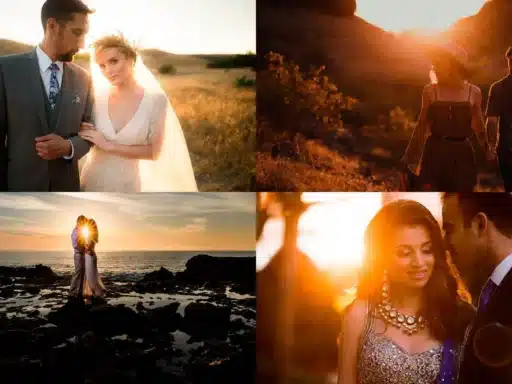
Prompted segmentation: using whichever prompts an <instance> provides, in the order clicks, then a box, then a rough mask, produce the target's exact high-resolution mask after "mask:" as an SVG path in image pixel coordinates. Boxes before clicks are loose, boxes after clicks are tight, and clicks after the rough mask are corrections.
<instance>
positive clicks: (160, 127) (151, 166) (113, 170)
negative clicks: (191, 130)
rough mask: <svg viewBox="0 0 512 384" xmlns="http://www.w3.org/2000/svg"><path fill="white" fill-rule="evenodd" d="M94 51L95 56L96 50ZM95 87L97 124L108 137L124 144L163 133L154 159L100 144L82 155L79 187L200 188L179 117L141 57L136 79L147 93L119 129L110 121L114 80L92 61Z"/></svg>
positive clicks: (145, 142) (134, 189)
mask: <svg viewBox="0 0 512 384" xmlns="http://www.w3.org/2000/svg"><path fill="white" fill-rule="evenodd" d="M91 57H94V55H93V54H92V55H91ZM91 73H92V77H93V82H94V89H95V108H94V126H95V127H96V129H97V130H98V131H99V132H101V133H102V134H103V135H104V136H105V138H106V139H107V140H108V141H113V142H115V143H118V144H122V145H149V144H151V143H152V142H153V139H154V138H155V137H163V139H162V145H161V150H160V154H159V156H158V158H157V159H155V160H143V159H130V158H127V157H121V156H117V155H114V154H111V153H107V152H105V151H102V150H100V149H98V148H96V147H95V146H93V147H92V148H91V150H90V151H89V153H88V154H87V155H86V156H85V157H84V158H83V159H82V160H81V164H80V165H81V170H80V189H81V190H82V191H86V192H121V193H129V192H132V193H133V192H197V191H198V188H197V183H196V179H195V175H194V170H193V167H192V163H191V159H190V154H189V151H188V146H187V142H186V140H185V136H184V134H183V130H182V128H181V124H180V121H179V119H178V117H177V116H176V113H175V111H174V109H173V107H172V105H171V104H170V102H169V99H168V97H167V94H166V93H165V91H164V90H163V89H162V87H161V85H160V83H159V81H158V80H157V79H156V77H155V76H154V75H153V73H152V72H151V71H150V70H149V69H148V68H147V67H146V66H145V65H144V63H143V62H142V59H141V58H140V57H138V58H137V60H136V63H135V71H134V76H135V80H136V81H137V83H138V84H139V85H141V86H142V88H143V89H144V95H143V97H142V100H141V102H140V104H139V107H138V109H137V111H136V112H135V113H134V115H133V116H132V118H131V120H130V121H129V122H128V123H127V124H126V125H125V126H124V127H123V128H122V129H120V130H119V131H118V132H115V130H114V127H113V126H112V123H111V121H110V115H109V111H108V108H109V107H108V105H109V103H108V100H109V94H110V87H111V86H110V84H108V82H107V81H106V79H105V77H104V76H103V75H102V74H101V71H100V70H99V67H98V66H97V65H96V64H94V63H91Z"/></svg>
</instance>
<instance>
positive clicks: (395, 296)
mask: <svg viewBox="0 0 512 384" xmlns="http://www.w3.org/2000/svg"><path fill="white" fill-rule="evenodd" d="M365 241H366V244H365V246H366V250H365V260H364V263H363V268H362V273H361V276H360V280H359V285H358V290H357V297H356V300H355V301H354V302H353V303H352V304H351V305H350V306H349V307H348V308H346V310H345V311H344V314H343V320H342V334H341V337H340V343H339V345H340V353H339V376H338V377H339V379H338V383H339V384H382V383H386V384H394V383H396V384H413V383H414V384H454V383H455V379H456V376H457V371H458V370H457V364H458V361H457V356H458V345H459V344H460V343H461V342H462V339H463V335H464V331H465V329H466V326H467V324H468V323H469V321H470V319H471V317H472V316H473V313H474V311H473V308H472V307H471V305H470V304H468V302H466V301H464V300H463V299H462V297H461V296H459V293H458V286H457V280H456V278H455V276H454V275H453V274H452V271H451V269H450V266H449V264H448V260H447V253H446V251H445V248H444V242H443V238H442V233H441V229H440V227H439V224H438V223H437V221H436V220H435V218H434V217H433V216H432V214H431V213H430V211H429V210H428V209H427V208H425V207H424V206H423V205H421V204H420V203H417V202H415V201H409V200H399V201H395V202H392V203H390V204H387V205H386V206H384V207H383V208H382V209H381V210H380V211H379V212H378V213H377V215H376V216H375V217H374V218H373V220H372V221H371V222H370V224H369V225H368V228H367V230H366V234H365Z"/></svg>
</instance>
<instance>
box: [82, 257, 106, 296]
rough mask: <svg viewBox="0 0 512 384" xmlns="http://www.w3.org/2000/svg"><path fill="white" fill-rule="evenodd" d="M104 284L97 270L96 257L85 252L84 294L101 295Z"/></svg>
mask: <svg viewBox="0 0 512 384" xmlns="http://www.w3.org/2000/svg"><path fill="white" fill-rule="evenodd" d="M104 294H105V286H104V285H103V282H102V281H101V277H100V274H99V272H98V258H97V256H96V255H90V254H88V253H86V254H85V277H84V296H85V297H91V296H94V297H102V296H103V295H104Z"/></svg>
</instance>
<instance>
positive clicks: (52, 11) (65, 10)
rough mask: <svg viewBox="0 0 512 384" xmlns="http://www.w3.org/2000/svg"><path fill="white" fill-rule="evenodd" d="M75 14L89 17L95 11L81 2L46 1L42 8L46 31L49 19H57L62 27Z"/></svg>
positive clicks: (78, 0) (66, 0)
mask: <svg viewBox="0 0 512 384" xmlns="http://www.w3.org/2000/svg"><path fill="white" fill-rule="evenodd" d="M73 13H82V14H85V15H88V14H91V13H94V11H93V10H92V9H90V8H89V7H88V6H87V5H85V4H84V3H83V2H82V1H80V0H46V1H45V2H44V4H43V7H42V8H41V23H42V24H43V28H44V30H46V23H47V22H48V20H49V19H55V20H56V21H57V22H58V23H59V24H60V25H64V24H65V23H67V22H68V21H71V20H72V19H73Z"/></svg>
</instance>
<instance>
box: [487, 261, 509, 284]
mask: <svg viewBox="0 0 512 384" xmlns="http://www.w3.org/2000/svg"><path fill="white" fill-rule="evenodd" d="M511 269H512V254H510V255H508V256H507V257H506V258H505V259H504V260H502V261H501V263H499V264H498V266H497V267H496V268H495V269H494V272H493V273H492V275H491V280H492V281H493V282H494V283H495V284H496V285H500V284H501V282H502V281H503V279H504V278H505V276H507V274H508V272H509V271H510V270H511Z"/></svg>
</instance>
